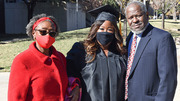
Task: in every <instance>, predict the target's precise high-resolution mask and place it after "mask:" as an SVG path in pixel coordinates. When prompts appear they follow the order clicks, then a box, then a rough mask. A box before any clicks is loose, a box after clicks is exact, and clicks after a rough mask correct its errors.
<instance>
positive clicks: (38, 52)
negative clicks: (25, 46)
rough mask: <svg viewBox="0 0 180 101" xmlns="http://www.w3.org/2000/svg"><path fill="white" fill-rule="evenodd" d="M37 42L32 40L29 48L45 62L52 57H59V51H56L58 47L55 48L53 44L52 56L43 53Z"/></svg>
mask: <svg viewBox="0 0 180 101" xmlns="http://www.w3.org/2000/svg"><path fill="white" fill-rule="evenodd" d="M35 45H36V42H35V41H34V42H32V43H31V44H30V46H29V50H30V51H31V52H32V53H33V54H34V55H35V56H36V57H37V58H38V59H39V60H40V61H42V62H43V63H46V62H47V61H51V59H58V60H59V58H58V56H59V54H58V52H57V51H56V49H55V48H54V46H51V47H50V48H51V49H52V54H51V56H47V55H45V54H43V53H41V52H40V51H39V50H38V49H37V48H36V47H35Z"/></svg>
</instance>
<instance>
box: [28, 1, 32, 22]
mask: <svg viewBox="0 0 180 101" xmlns="http://www.w3.org/2000/svg"><path fill="white" fill-rule="evenodd" d="M27 8H28V22H29V21H30V19H31V18H32V16H33V11H34V8H33V7H32V6H31V4H29V5H27Z"/></svg>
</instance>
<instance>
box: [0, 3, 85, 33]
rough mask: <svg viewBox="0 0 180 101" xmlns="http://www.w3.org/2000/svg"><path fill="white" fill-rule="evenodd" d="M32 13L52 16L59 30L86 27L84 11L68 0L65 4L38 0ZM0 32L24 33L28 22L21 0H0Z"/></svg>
mask: <svg viewBox="0 0 180 101" xmlns="http://www.w3.org/2000/svg"><path fill="white" fill-rule="evenodd" d="M38 1H39V2H37V3H36V6H35V8H34V12H33V15H37V14H41V13H46V14H47V15H52V16H54V17H55V18H56V19H57V21H58V24H59V26H60V29H61V31H70V30H75V29H80V28H85V27H86V13H85V12H83V11H82V10H81V9H80V7H79V9H78V10H77V9H76V4H74V3H70V2H68V3H67V4H66V5H65V6H63V5H59V6H55V5H52V3H50V2H46V0H38ZM0 15H4V16H1V18H0V19H1V20H0V25H1V28H3V27H4V31H3V29H1V31H0V34H3V33H6V34H25V27H26V25H27V23H28V10H27V6H26V4H25V3H24V1H23V0H4V1H3V0H1V1H0Z"/></svg>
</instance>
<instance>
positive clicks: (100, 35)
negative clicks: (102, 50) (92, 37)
mask: <svg viewBox="0 0 180 101" xmlns="http://www.w3.org/2000/svg"><path fill="white" fill-rule="evenodd" d="M96 38H97V40H98V41H99V42H100V43H101V45H103V46H104V45H107V44H108V43H110V42H111V41H112V40H113V39H114V34H113V33H108V32H97V35H96Z"/></svg>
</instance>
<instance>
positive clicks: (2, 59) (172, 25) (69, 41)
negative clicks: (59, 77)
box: [0, 19, 180, 71]
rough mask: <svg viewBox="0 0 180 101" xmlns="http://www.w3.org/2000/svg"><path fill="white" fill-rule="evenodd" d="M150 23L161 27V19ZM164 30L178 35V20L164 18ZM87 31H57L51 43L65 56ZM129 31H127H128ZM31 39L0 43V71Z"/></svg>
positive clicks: (179, 23) (9, 65)
mask: <svg viewBox="0 0 180 101" xmlns="http://www.w3.org/2000/svg"><path fill="white" fill-rule="evenodd" d="M150 23H151V24H152V25H154V26H156V27H158V28H161V20H159V19H158V20H150ZM165 28H166V29H165V30H167V31H169V32H170V33H171V34H172V35H173V37H178V36H180V31H179V32H178V31H177V29H180V21H177V22H174V21H173V20H166V25H165ZM88 32H89V28H84V29H80V30H74V31H68V32H63V33H59V36H58V37H57V38H56V42H55V43H54V44H53V45H54V46H55V48H56V49H57V50H58V51H60V52H62V53H63V54H64V55H65V56H66V53H67V52H68V51H69V50H70V49H71V47H72V45H73V44H74V43H75V42H78V41H83V40H84V38H85V37H86V36H87V34H88ZM128 32H129V31H128ZM31 43H32V40H29V39H26V40H24V41H15V42H9V43H5V44H2V43H0V48H1V49H0V71H10V67H11V64H12V61H13V59H14V58H15V56H17V55H18V54H19V53H21V52H23V51H24V50H26V49H28V47H29V45H30V44H31Z"/></svg>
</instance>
